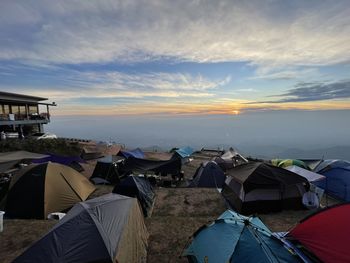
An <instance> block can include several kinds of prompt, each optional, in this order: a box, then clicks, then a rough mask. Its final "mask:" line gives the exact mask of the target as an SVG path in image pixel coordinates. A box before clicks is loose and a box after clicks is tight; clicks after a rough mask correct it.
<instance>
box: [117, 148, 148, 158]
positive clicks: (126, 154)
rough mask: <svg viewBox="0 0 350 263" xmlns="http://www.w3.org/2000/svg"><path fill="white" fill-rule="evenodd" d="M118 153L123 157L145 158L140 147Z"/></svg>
mask: <svg viewBox="0 0 350 263" xmlns="http://www.w3.org/2000/svg"><path fill="white" fill-rule="evenodd" d="M118 155H120V156H123V157H125V158H129V157H134V158H139V159H143V158H145V154H144V152H143V151H142V150H141V149H140V148H136V149H134V150H130V151H120V152H119V153H118Z"/></svg>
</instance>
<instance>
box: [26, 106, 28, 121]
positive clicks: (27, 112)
mask: <svg viewBox="0 0 350 263" xmlns="http://www.w3.org/2000/svg"><path fill="white" fill-rule="evenodd" d="M26 116H27V120H29V107H28V104H26Z"/></svg>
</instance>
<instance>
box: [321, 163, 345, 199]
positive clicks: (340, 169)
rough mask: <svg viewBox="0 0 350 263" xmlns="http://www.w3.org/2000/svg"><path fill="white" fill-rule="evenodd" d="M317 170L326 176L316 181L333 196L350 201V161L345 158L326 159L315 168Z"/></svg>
mask: <svg viewBox="0 0 350 263" xmlns="http://www.w3.org/2000/svg"><path fill="white" fill-rule="evenodd" d="M315 172H317V173H320V174H322V175H324V176H325V177H326V179H325V180H322V181H319V182H315V185H316V186H318V187H320V188H322V189H324V190H325V192H326V193H327V194H329V195H331V196H333V197H336V198H339V199H342V200H345V201H350V162H348V161H343V160H326V161H324V162H322V163H321V164H319V165H318V166H317V167H316V168H315Z"/></svg>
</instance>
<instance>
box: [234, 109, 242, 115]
mask: <svg viewBox="0 0 350 263" xmlns="http://www.w3.org/2000/svg"><path fill="white" fill-rule="evenodd" d="M240 113H241V112H240V111H239V110H233V111H232V114H234V115H238V114H240Z"/></svg>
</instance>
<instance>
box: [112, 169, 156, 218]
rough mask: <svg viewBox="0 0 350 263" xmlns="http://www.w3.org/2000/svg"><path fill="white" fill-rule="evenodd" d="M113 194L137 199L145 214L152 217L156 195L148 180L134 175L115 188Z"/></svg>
mask: <svg viewBox="0 0 350 263" xmlns="http://www.w3.org/2000/svg"><path fill="white" fill-rule="evenodd" d="M113 193H116V194H120V195H125V196H129V197H136V198H137V199H138V200H139V202H140V204H141V207H142V211H143V214H144V215H145V216H150V212H151V211H150V210H151V209H152V206H153V202H154V198H155V193H154V190H153V187H152V186H151V184H150V182H149V181H148V179H147V178H145V177H140V176H133V175H131V176H128V177H127V178H125V179H123V180H122V181H121V182H120V183H119V184H118V185H116V186H115V187H114V189H113Z"/></svg>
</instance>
